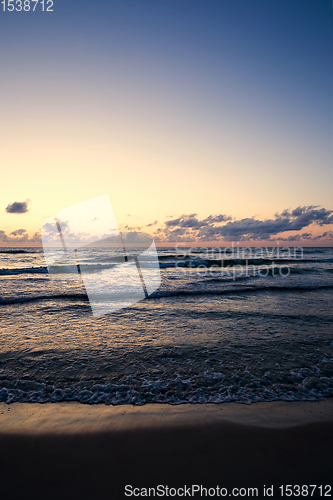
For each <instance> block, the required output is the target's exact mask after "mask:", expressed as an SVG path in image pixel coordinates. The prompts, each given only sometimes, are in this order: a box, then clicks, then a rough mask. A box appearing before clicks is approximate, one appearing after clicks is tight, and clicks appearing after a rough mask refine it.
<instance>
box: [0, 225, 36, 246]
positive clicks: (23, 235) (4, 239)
mask: <svg viewBox="0 0 333 500" xmlns="http://www.w3.org/2000/svg"><path fill="white" fill-rule="evenodd" d="M0 243H6V244H9V245H11V246H16V245H21V246H22V245H41V244H42V240H41V236H40V232H36V233H35V234H34V235H33V236H29V234H28V233H27V231H26V229H16V230H15V231H12V232H11V233H10V234H8V235H7V234H6V233H5V231H0Z"/></svg>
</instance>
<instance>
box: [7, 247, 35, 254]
mask: <svg viewBox="0 0 333 500" xmlns="http://www.w3.org/2000/svg"><path fill="white" fill-rule="evenodd" d="M2 253H8V254H16V253H19V254H20V253H40V252H38V251H37V252H36V250H23V249H20V248H18V249H13V250H2V249H0V255H1V254H2Z"/></svg>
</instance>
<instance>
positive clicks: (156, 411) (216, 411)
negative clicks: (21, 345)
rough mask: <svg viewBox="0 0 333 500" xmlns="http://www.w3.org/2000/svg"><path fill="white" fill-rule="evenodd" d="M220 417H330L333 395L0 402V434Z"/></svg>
mask: <svg viewBox="0 0 333 500" xmlns="http://www.w3.org/2000/svg"><path fill="white" fill-rule="evenodd" d="M55 410H56V411H55ZM226 421H227V422H232V423H236V424H242V425H250V426H257V427H262V428H276V429H278V428H287V427H293V426H299V425H305V424H310V423H321V422H333V398H332V399H325V400H321V401H269V402H258V403H252V404H250V405H246V404H243V403H218V404H215V403H203V404H190V403H184V404H177V405H171V404H159V403H156V404H147V405H142V406H134V405H127V404H126V405H116V406H112V405H104V404H96V405H89V404H82V403H76V402H58V403H11V404H7V403H0V433H8V432H11V433H33V434H34V433H39V432H45V433H50V432H51V433H53V432H55V433H59V432H60V433H63V432H64V433H76V432H89V431H92V432H98V431H99V432H105V431H119V430H130V429H147V428H159V427H177V426H186V425H208V424H220V423H223V422H226Z"/></svg>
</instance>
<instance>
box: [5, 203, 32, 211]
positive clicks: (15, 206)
mask: <svg viewBox="0 0 333 500" xmlns="http://www.w3.org/2000/svg"><path fill="white" fill-rule="evenodd" d="M29 201H30V200H26V201H14V203H9V204H8V205H7V207H6V212H7V213H8V214H25V213H26V212H28V202H29Z"/></svg>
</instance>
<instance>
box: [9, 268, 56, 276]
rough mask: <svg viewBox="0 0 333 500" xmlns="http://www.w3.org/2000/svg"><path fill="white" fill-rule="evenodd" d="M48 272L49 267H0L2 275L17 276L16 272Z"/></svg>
mask: <svg viewBox="0 0 333 500" xmlns="http://www.w3.org/2000/svg"><path fill="white" fill-rule="evenodd" d="M40 273H42V274H46V273H47V267H44V266H39V267H18V268H13V269H6V268H3V269H0V276H15V275H16V274H40Z"/></svg>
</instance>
